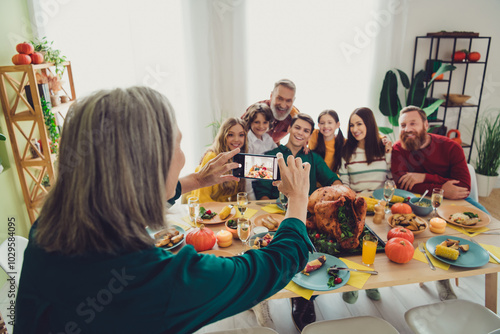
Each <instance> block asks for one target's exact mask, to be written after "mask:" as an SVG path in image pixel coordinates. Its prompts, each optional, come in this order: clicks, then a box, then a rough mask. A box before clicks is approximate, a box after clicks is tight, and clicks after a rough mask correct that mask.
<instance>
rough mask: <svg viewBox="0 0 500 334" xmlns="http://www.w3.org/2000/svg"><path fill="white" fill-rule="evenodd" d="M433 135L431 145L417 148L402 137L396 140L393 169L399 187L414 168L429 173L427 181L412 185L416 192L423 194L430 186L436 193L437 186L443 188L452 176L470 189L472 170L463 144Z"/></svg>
mask: <svg viewBox="0 0 500 334" xmlns="http://www.w3.org/2000/svg"><path fill="white" fill-rule="evenodd" d="M430 136H431V143H430V144H429V146H427V147H425V148H423V149H420V150H417V151H413V152H410V151H407V150H405V149H404V148H403V146H402V145H401V141H399V140H398V141H397V142H396V143H395V144H394V147H393V148H392V161H391V172H392V177H393V178H394V181H396V185H397V186H398V188H400V186H401V185H400V183H399V179H400V178H401V177H402V176H403V175H405V174H406V173H411V172H414V173H425V180H424V182H423V183H419V184H416V185H414V186H413V188H412V189H410V190H411V191H413V192H415V193H419V194H423V193H424V192H425V190H427V189H428V190H429V192H430V193H432V189H433V188H441V187H442V185H443V184H445V183H446V182H447V181H449V180H458V181H460V183H457V184H456V185H457V186H459V187H465V188H467V189H468V190H470V174H469V169H468V167H467V161H466V160H465V154H464V151H463V149H462V147H461V146H460V145H458V144H457V143H456V142H454V141H453V140H450V139H449V138H448V137H444V136H440V135H435V134H430Z"/></svg>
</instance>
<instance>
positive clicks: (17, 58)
mask: <svg viewBox="0 0 500 334" xmlns="http://www.w3.org/2000/svg"><path fill="white" fill-rule="evenodd" d="M12 63H14V65H28V64H31V57H30V56H29V55H25V54H21V53H19V54H17V55H14V57H12Z"/></svg>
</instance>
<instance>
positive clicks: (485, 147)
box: [474, 112, 500, 176]
mask: <svg viewBox="0 0 500 334" xmlns="http://www.w3.org/2000/svg"><path fill="white" fill-rule="evenodd" d="M476 133H477V135H476V138H475V140H474V144H475V145H476V149H477V158H476V173H478V174H482V175H486V176H497V175H498V172H497V171H498V168H499V167H500V112H498V113H497V115H496V117H493V118H491V117H482V118H481V119H480V120H479V122H478V126H477V129H476Z"/></svg>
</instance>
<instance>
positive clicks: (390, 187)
mask: <svg viewBox="0 0 500 334" xmlns="http://www.w3.org/2000/svg"><path fill="white" fill-rule="evenodd" d="M395 190H396V184H395V183H394V181H393V180H386V181H385V183H384V199H385V202H386V203H387V206H386V207H385V213H386V214H390V213H391V209H390V208H389V202H390V201H391V199H392V196H394V191H395Z"/></svg>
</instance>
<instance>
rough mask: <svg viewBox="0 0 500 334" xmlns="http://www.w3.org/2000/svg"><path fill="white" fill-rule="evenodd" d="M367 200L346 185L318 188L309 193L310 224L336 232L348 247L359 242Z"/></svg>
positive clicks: (340, 240) (328, 232)
mask: <svg viewBox="0 0 500 334" xmlns="http://www.w3.org/2000/svg"><path fill="white" fill-rule="evenodd" d="M366 207H367V204H366V201H365V200H364V198H363V197H356V193H355V192H354V191H353V190H351V189H350V188H349V187H347V186H344V185H333V186H330V187H323V188H319V189H317V190H316V191H315V192H313V193H312V194H311V196H309V202H308V205H307V211H308V212H309V215H308V216H309V217H308V218H307V223H306V225H307V227H308V228H309V229H317V230H319V231H320V232H322V233H327V234H329V235H331V236H333V237H334V238H335V239H336V240H337V242H338V243H339V244H340V246H341V247H342V248H344V249H352V248H356V247H358V246H359V236H360V235H361V233H363V229H364V226H365V217H366Z"/></svg>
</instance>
